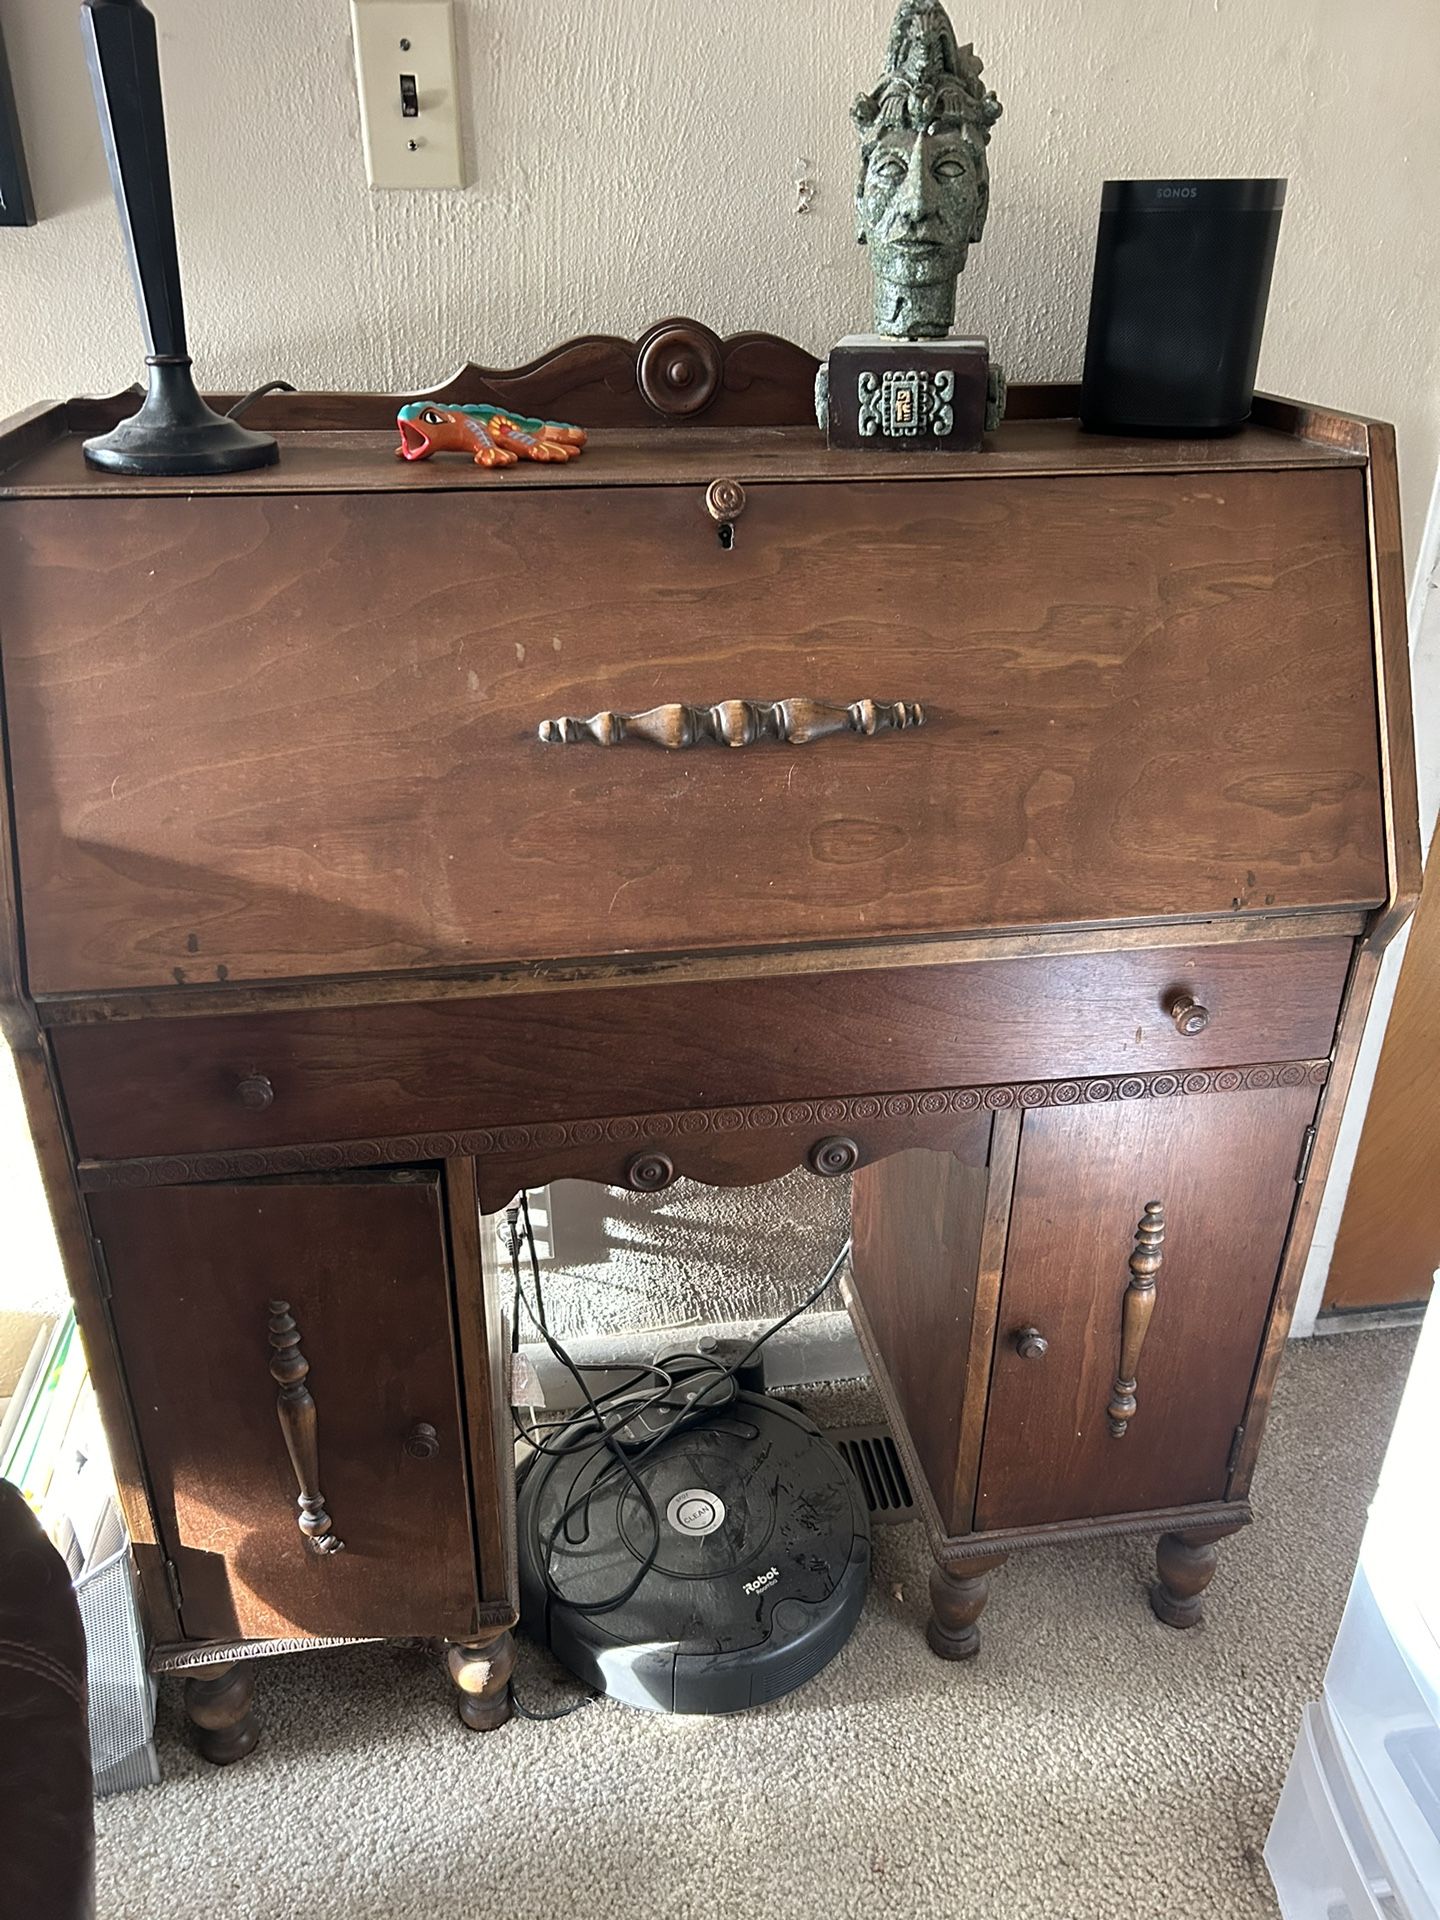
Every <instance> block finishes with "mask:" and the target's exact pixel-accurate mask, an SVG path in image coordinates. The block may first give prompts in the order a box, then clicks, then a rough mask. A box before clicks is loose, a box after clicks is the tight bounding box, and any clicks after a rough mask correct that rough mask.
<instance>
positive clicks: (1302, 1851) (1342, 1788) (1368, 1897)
mask: <svg viewBox="0 0 1440 1920" xmlns="http://www.w3.org/2000/svg"><path fill="white" fill-rule="evenodd" d="M1265 1865H1266V1866H1267V1867H1268V1868H1269V1869H1270V1878H1271V1879H1272V1880H1273V1881H1274V1883H1275V1894H1276V1898H1277V1899H1278V1900H1279V1902H1280V1911H1281V1913H1282V1914H1283V1915H1284V1916H1285V1920H1409V1916H1408V1915H1407V1914H1406V1912H1405V1909H1404V1907H1403V1906H1401V1904H1400V1903H1399V1901H1398V1900H1397V1899H1396V1897H1395V1892H1394V1889H1393V1887H1392V1886H1391V1883H1390V1879H1389V1875H1388V1874H1387V1872H1386V1870H1385V1868H1384V1866H1383V1865H1382V1863H1381V1858H1380V1853H1379V1849H1378V1847H1377V1846H1376V1844H1375V1839H1374V1836H1373V1835H1372V1834H1371V1833H1370V1831H1369V1829H1368V1827H1367V1826H1366V1823H1365V1819H1364V1816H1363V1814H1362V1812H1361V1810H1360V1808H1359V1806H1358V1805H1357V1803H1356V1801H1355V1797H1354V1795H1353V1792H1352V1791H1351V1784H1350V1781H1349V1778H1348V1776H1347V1773H1346V1768H1345V1763H1344V1760H1343V1759H1342V1757H1341V1755H1340V1753H1339V1751H1338V1749H1337V1746H1336V1741H1335V1736H1334V1730H1333V1728H1332V1727H1331V1725H1330V1721H1329V1716H1328V1714H1327V1713H1326V1710H1325V1707H1324V1705H1323V1704H1322V1703H1319V1702H1316V1703H1315V1704H1313V1705H1311V1706H1308V1707H1306V1709H1305V1717H1304V1719H1303V1720H1302V1722H1301V1725H1300V1738H1299V1740H1298V1741H1297V1742H1296V1744H1295V1757H1294V1758H1293V1759H1292V1760H1291V1762H1290V1771H1289V1773H1288V1774H1287V1775H1286V1777H1285V1790H1284V1792H1283V1793H1282V1794H1281V1795H1280V1804H1279V1806H1278V1807H1277V1808H1276V1809H1275V1818H1274V1820H1273V1822H1272V1823H1271V1827H1270V1836H1269V1838H1268V1839H1267V1840H1266V1842H1265Z"/></svg>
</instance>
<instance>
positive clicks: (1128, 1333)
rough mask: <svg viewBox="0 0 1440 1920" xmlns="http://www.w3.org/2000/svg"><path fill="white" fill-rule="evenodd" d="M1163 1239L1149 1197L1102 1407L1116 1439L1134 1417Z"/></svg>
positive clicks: (1160, 1218) (1158, 1208) (1160, 1217)
mask: <svg viewBox="0 0 1440 1920" xmlns="http://www.w3.org/2000/svg"><path fill="white" fill-rule="evenodd" d="M1164 1242H1165V1209H1164V1207H1163V1206H1162V1205H1161V1204H1160V1202H1159V1201H1158V1200H1148V1201H1147V1202H1146V1203H1145V1212H1144V1214H1143V1215H1142V1216H1141V1219H1140V1224H1139V1226H1138V1227H1137V1228H1136V1229H1135V1245H1134V1247H1133V1248H1132V1249H1131V1252H1130V1262H1129V1264H1130V1284H1129V1286H1128V1287H1126V1289H1125V1299H1124V1303H1123V1305H1122V1306H1121V1309H1120V1370H1119V1372H1118V1373H1117V1374H1116V1375H1115V1388H1114V1391H1113V1392H1112V1394H1111V1396H1110V1404H1109V1406H1108V1407H1107V1408H1106V1409H1105V1411H1106V1412H1107V1413H1108V1414H1109V1416H1110V1432H1111V1434H1112V1436H1113V1437H1114V1438H1115V1439H1116V1440H1123V1439H1124V1438H1125V1434H1126V1430H1127V1428H1128V1427H1129V1425H1130V1422H1131V1421H1132V1420H1133V1419H1134V1418H1135V1407H1136V1402H1135V1384H1136V1379H1137V1376H1138V1374H1139V1372H1140V1350H1141V1348H1142V1347H1143V1346H1144V1345H1145V1335H1146V1333H1147V1332H1148V1331H1149V1328H1150V1315H1151V1314H1152V1313H1153V1312H1154V1310H1155V1280H1156V1277H1157V1275H1158V1274H1159V1272H1160V1263H1161V1261H1162V1259H1163V1258H1164V1255H1163V1254H1162V1253H1161V1251H1160V1249H1161V1247H1162V1246H1163V1245H1164Z"/></svg>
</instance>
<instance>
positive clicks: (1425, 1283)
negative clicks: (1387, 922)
mask: <svg viewBox="0 0 1440 1920" xmlns="http://www.w3.org/2000/svg"><path fill="white" fill-rule="evenodd" d="M1437 1061H1440V866H1437V867H1435V868H1434V869H1433V872H1432V876H1431V878H1430V879H1429V880H1428V881H1427V883H1426V886H1425V891H1424V893H1423V894H1422V895H1421V898H1420V911H1419V912H1418V913H1417V914H1416V916H1415V923H1414V925H1413V926H1412V927H1411V929H1410V938H1409V941H1408V943H1407V945H1406V948H1405V958H1404V961H1403V963H1402V965H1401V969H1400V981H1399V985H1398V986H1397V987H1396V989H1395V1001H1394V1005H1393V1007H1392V1008H1391V1012H1390V1020H1389V1024H1388V1025H1387V1026H1386V1029H1385V1043H1384V1046H1383V1047H1382V1048H1381V1052H1380V1064H1379V1067H1378V1068H1377V1070H1376V1074H1375V1084H1374V1086H1373V1088H1372V1089H1371V1093H1370V1101H1369V1105H1368V1106H1367V1107H1366V1109H1365V1126H1364V1129H1363V1131H1362V1133H1361V1135H1360V1148H1359V1151H1358V1152H1357V1154H1356V1156H1355V1170H1354V1172H1353V1173H1352V1174H1351V1176H1350V1185H1349V1187H1348V1188H1347V1189H1346V1193H1345V1210H1344V1212H1343V1214H1342V1215H1341V1217H1340V1231H1339V1234H1338V1236H1337V1238H1336V1241H1335V1251H1334V1253H1333V1254H1332V1255H1331V1258H1330V1272H1329V1275H1328V1276H1327V1278H1326V1282H1325V1301H1324V1304H1325V1307H1326V1308H1327V1309H1328V1310H1347V1311H1355V1310H1363V1309H1366V1308H1375V1307H1389V1306H1400V1305H1406V1304H1409V1303H1411V1302H1414V1301H1421V1300H1428V1299H1429V1298H1430V1294H1431V1290H1432V1287H1433V1284H1434V1277H1435V1270H1436V1268H1437V1267H1440V1126H1437V1124H1436V1121H1437V1116H1436V1099H1435V1086H1436V1062H1437Z"/></svg>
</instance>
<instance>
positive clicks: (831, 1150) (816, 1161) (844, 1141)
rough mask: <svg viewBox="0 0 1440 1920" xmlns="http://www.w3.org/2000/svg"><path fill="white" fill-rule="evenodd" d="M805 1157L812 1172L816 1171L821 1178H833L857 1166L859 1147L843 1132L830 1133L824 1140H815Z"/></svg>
mask: <svg viewBox="0 0 1440 1920" xmlns="http://www.w3.org/2000/svg"><path fill="white" fill-rule="evenodd" d="M806 1158H807V1159H808V1160H809V1162H810V1170H811V1172H812V1173H818V1174H819V1175H820V1177H821V1179H822V1180H834V1179H836V1178H838V1176H839V1175H840V1174H842V1173H849V1171H850V1169H851V1168H852V1167H854V1166H858V1164H859V1161H860V1149H859V1147H858V1146H857V1145H856V1144H855V1142H854V1141H853V1140H851V1139H848V1138H847V1137H846V1135H845V1134H843V1133H832V1134H830V1135H829V1136H828V1137H827V1138H826V1139H824V1140H817V1141H816V1142H815V1144H814V1146H813V1147H811V1149H810V1151H809V1153H808V1154H807V1155H806Z"/></svg>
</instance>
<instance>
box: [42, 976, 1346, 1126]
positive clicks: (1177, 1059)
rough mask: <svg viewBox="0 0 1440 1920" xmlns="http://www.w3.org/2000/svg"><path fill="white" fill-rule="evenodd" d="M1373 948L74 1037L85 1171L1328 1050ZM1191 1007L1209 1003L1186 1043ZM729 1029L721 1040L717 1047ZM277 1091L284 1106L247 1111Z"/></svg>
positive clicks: (339, 1015) (659, 991) (74, 1115)
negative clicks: (253, 1093)
mask: <svg viewBox="0 0 1440 1920" xmlns="http://www.w3.org/2000/svg"><path fill="white" fill-rule="evenodd" d="M1352 945H1353V943H1352V942H1351V941H1349V940H1344V939H1328V940H1313V941H1312V940H1290V941H1284V942H1276V943H1273V944H1264V943H1258V944H1255V945H1245V946H1236V947H1205V946H1201V947H1197V948H1194V949H1188V948H1184V947H1174V948H1161V949H1158V950H1153V951H1137V952H1119V953H1109V954H1083V955H1082V954H1065V955H1060V956H1057V957H1054V958H1045V957H1039V956H1037V957H1034V958H1031V959H1025V960H1008V961H979V962H973V963H971V964H970V965H967V966H962V967H951V968H944V967H909V968H895V969H882V970H879V971H877V972H875V973H844V974H831V975H821V976H801V977H799V978H797V979H784V978H778V979H763V980H754V981H749V982H735V981H714V982H709V983H705V984H701V985H696V986H688V985H681V984H674V985H666V986H654V987H645V986H637V987H632V988H631V989H630V990H629V991H627V992H625V993H616V992H612V991H610V990H592V991H588V992H587V991H583V990H577V991H574V992H570V993H563V994H556V995H554V996H553V997H551V998H549V999H543V1000H541V999H536V998H534V997H533V996H528V995H526V996H521V997H519V998H518V999H516V1000H514V1001H505V1000H449V1001H439V1002H433V1003H426V1002H423V1001H420V1002H416V1003H414V1004H412V1005H394V1004H387V1005H383V1006H378V1007H352V1008H343V1009H342V1008H326V1009H321V1010H318V1011H315V1012H310V1013H284V1014H272V1015H270V1016H269V1017H268V1018H267V1017H264V1016H257V1015H253V1014H246V1015H234V1016H231V1017H229V1018H226V1017H225V1016H223V1015H216V1016H212V1017H210V1018H204V1019H202V1018H198V1017H192V1018H189V1019H186V1020H178V1021H163V1020H154V1021H121V1022H118V1023H116V1024H115V1025H114V1026H109V1027H66V1028H57V1029H56V1030H55V1031H54V1032H53V1034H52V1035H51V1044H52V1046H53V1048H54V1050H55V1055H56V1058H57V1060H58V1062H59V1065H60V1071H61V1075H62V1083H63V1087H64V1093H65V1100H66V1105H67V1110H68V1112H69V1116H70V1122H71V1126H72V1128H73V1130H74V1134H75V1139H76V1143H77V1146H78V1149H79V1152H80V1154H81V1156H82V1157H84V1158H86V1159H106V1158H120V1157H127V1156H137V1155H152V1154H171V1153H185V1152H195V1151H201V1152H208V1151H216V1150H220V1149H225V1148H252V1147H260V1146H270V1145H281V1144H297V1143H301V1142H304V1141H307V1140H347V1139H356V1138H362V1137H364V1136H366V1135H384V1134H405V1133H412V1132H414V1133H419V1132H432V1131H435V1130H436V1129H453V1128H465V1127H503V1126H515V1125H518V1124H521V1123H527V1122H534V1121H537V1120H562V1119H576V1118H580V1117H583V1116H585V1115H590V1114H594V1115H604V1116H607V1117H608V1116H611V1115H615V1114H624V1113H654V1112H664V1111H668V1110H671V1109H674V1108H677V1107H682V1106H684V1107H695V1106H705V1105H733V1104H736V1103H746V1102H755V1101H767V1100H808V1099H815V1098H821V1097H841V1096H846V1095H853V1094H861V1093H873V1092H883V1091H889V1090H891V1089H894V1088H907V1089H922V1088H926V1087H954V1086H964V1085H985V1084H993V1083H995V1082H1001V1081H1013V1080H1054V1079H1065V1078H1068V1077H1071V1076H1075V1075H1080V1074H1085V1075H1089V1076H1092V1077H1093V1076H1095V1075H1099V1074H1126V1073H1136V1072H1141V1073H1151V1072H1156V1071H1160V1070H1163V1069H1167V1068H1169V1069H1174V1070H1176V1071H1179V1072H1185V1071H1193V1070H1195V1069H1197V1068H1209V1067H1217V1066H1234V1065H1239V1064H1243V1063H1245V1062H1247V1061H1260V1060H1286V1059H1296V1060H1301V1059H1314V1058H1318V1057H1320V1056H1322V1055H1324V1054H1327V1053H1328V1052H1329V1051H1330V1044H1331V1039H1332V1037H1333V1033H1334V1026H1335V1014H1336V1009H1337V1007H1338V1005H1339V1001H1340V994H1341V990H1342V988H1343V986H1344V983H1345V977H1346V972H1347V968H1348V965H1349V959H1350V953H1351V950H1352ZM1180 995H1188V996H1191V997H1193V998H1195V999H1197V1000H1199V1001H1201V1002H1202V1003H1203V1004H1204V1006H1205V1007H1206V1009H1207V1010H1208V1012H1209V1015H1210V1019H1209V1024H1208V1026H1206V1027H1205V1029H1204V1030H1203V1031H1202V1032H1200V1033H1194V1034H1181V1033H1179V1032H1178V1031H1177V1029H1176V1026H1175V1023H1174V1020H1173V1019H1172V1018H1171V1016H1170V1014H1169V1012H1168V1008H1169V1006H1170V1004H1171V1003H1172V1001H1173V1000H1174V999H1175V998H1177V997H1178V996H1180ZM718 1035H723V1036H724V1044H723V1047H721V1046H717V1043H716V1040H717V1036H718ZM256 1078H259V1079H261V1080H263V1082H264V1083H265V1084H266V1085H268V1086H269V1088H270V1089H271V1091H272V1095H273V1097H272V1098H271V1100H270V1103H269V1104H268V1105H265V1106H260V1107H253V1106H247V1105H245V1104H243V1103H242V1098H241V1093H242V1088H243V1087H244V1086H245V1084H246V1083H247V1082H248V1081H251V1080H253V1079H256Z"/></svg>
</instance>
